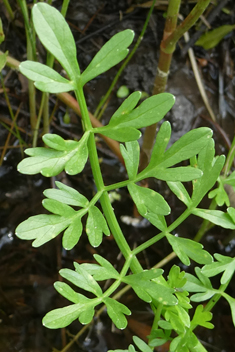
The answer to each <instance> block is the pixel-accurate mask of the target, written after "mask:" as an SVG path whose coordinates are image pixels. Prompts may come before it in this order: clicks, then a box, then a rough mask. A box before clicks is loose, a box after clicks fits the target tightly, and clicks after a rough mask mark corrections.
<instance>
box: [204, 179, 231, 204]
mask: <svg viewBox="0 0 235 352" xmlns="http://www.w3.org/2000/svg"><path fill="white" fill-rule="evenodd" d="M217 181H218V183H219V185H218V187H217V188H215V189H213V190H212V191H210V193H209V194H208V198H210V199H212V198H215V201H216V204H217V205H218V206H219V207H222V206H223V205H224V204H226V205H227V206H229V205H230V201H229V197H228V194H227V192H226V191H225V189H224V183H225V182H224V181H222V178H221V177H220V176H219V178H218V180H217Z"/></svg>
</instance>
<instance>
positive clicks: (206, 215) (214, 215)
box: [192, 208, 235, 230]
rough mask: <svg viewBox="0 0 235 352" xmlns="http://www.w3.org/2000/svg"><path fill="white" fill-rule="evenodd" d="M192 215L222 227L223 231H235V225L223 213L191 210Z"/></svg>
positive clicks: (197, 209)
mask: <svg viewBox="0 0 235 352" xmlns="http://www.w3.org/2000/svg"><path fill="white" fill-rule="evenodd" d="M192 214H194V215H196V216H199V217H201V218H203V219H205V220H209V221H210V222H212V223H213V224H215V225H218V226H221V227H224V228H225V229H232V230H234V229H235V223H234V222H233V221H232V219H231V217H230V215H229V214H227V213H224V212H223V211H220V210H210V209H200V208H195V209H193V210H192Z"/></svg>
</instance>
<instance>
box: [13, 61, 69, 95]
mask: <svg viewBox="0 0 235 352" xmlns="http://www.w3.org/2000/svg"><path fill="white" fill-rule="evenodd" d="M19 69H20V72H21V73H23V75H24V76H26V77H27V78H28V79H30V80H31V81H34V82H35V83H34V85H35V87H36V88H38V89H40V90H42V91H43V92H49V93H62V92H69V91H71V90H74V86H73V82H70V81H68V80H67V79H65V78H64V77H62V76H61V75H60V74H59V73H58V72H56V71H55V70H53V69H52V68H50V67H48V66H46V65H43V64H41V63H39V62H34V61H24V62H22V63H21V64H20V66H19Z"/></svg>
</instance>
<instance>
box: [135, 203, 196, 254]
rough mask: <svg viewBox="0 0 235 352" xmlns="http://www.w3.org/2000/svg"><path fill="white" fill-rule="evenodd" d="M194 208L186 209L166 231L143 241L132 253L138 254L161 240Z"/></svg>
mask: <svg viewBox="0 0 235 352" xmlns="http://www.w3.org/2000/svg"><path fill="white" fill-rule="evenodd" d="M191 212H192V208H189V209H186V210H185V211H184V212H183V213H182V214H181V215H180V216H179V217H178V218H177V219H176V220H175V221H174V222H173V223H172V224H171V225H170V226H168V227H167V228H166V230H165V231H162V232H161V233H159V234H158V235H156V236H154V237H152V238H150V239H149V240H148V241H146V242H144V243H142V244H141V245H139V246H138V247H136V248H135V249H134V250H133V251H132V253H133V254H134V255H137V254H138V253H140V252H142V251H144V250H145V249H147V248H148V247H150V246H152V245H153V244H155V243H156V242H158V241H160V240H161V239H162V238H163V237H165V235H166V234H167V233H171V232H172V231H173V230H174V229H176V228H177V227H178V226H179V225H180V224H181V223H182V222H183V221H184V220H185V219H187V217H188V216H189V215H190V214H191Z"/></svg>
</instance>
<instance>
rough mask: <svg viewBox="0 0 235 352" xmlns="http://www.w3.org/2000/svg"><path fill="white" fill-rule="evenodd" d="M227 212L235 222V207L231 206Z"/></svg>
mask: <svg viewBox="0 0 235 352" xmlns="http://www.w3.org/2000/svg"><path fill="white" fill-rule="evenodd" d="M227 213H228V214H229V216H230V218H231V219H232V221H233V222H234V223H235V208H233V207H229V208H228V209H227Z"/></svg>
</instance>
